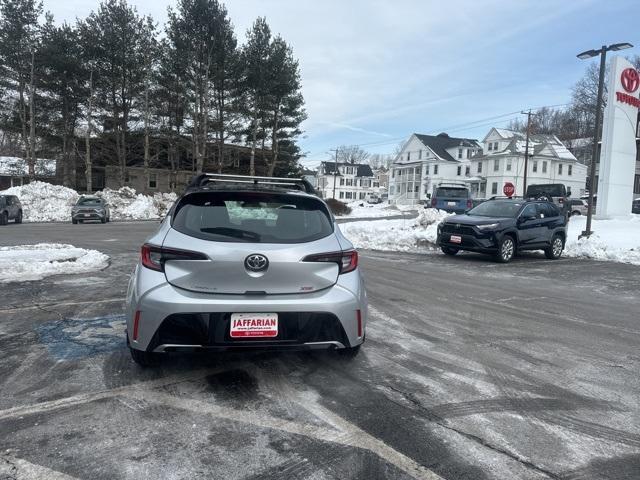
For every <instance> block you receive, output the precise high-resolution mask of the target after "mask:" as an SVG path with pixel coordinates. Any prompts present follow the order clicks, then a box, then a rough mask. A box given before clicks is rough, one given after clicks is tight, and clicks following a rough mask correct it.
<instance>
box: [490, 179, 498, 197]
mask: <svg viewBox="0 0 640 480" xmlns="http://www.w3.org/2000/svg"><path fill="white" fill-rule="evenodd" d="M497 193H498V182H493V183H492V184H491V195H496V194H497Z"/></svg>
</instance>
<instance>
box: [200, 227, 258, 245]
mask: <svg viewBox="0 0 640 480" xmlns="http://www.w3.org/2000/svg"><path fill="white" fill-rule="evenodd" d="M200 231H201V232H204V233H214V234H217V235H223V236H226V237H234V238H242V239H246V240H256V241H258V242H259V241H260V238H261V236H260V235H259V234H257V233H255V232H250V231H249V230H241V229H239V228H229V227H207V228H201V229H200Z"/></svg>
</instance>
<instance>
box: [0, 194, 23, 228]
mask: <svg viewBox="0 0 640 480" xmlns="http://www.w3.org/2000/svg"><path fill="white" fill-rule="evenodd" d="M9 220H13V221H14V222H15V223H22V205H21V204H20V199H19V198H18V197H16V196H15V195H0V225H6V224H7V223H9Z"/></svg>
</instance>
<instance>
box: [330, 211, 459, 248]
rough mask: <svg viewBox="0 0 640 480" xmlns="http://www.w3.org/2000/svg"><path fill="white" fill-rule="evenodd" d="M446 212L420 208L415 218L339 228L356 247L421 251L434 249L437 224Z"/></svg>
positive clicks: (353, 224)
mask: <svg viewBox="0 0 640 480" xmlns="http://www.w3.org/2000/svg"><path fill="white" fill-rule="evenodd" d="M449 215H451V214H450V213H447V212H445V211H443V210H437V209H434V208H423V209H422V210H420V212H419V214H418V217H417V218H415V219H411V220H408V219H399V220H370V221H362V222H353V223H344V224H341V225H340V230H341V231H342V233H343V234H344V235H345V236H346V237H347V238H348V239H349V240H350V241H351V243H353V245H354V246H355V247H356V248H365V249H369V250H387V251H398V252H425V251H429V250H432V249H433V248H434V246H435V242H436V238H437V236H438V224H439V223H440V222H441V221H442V220H444V219H445V218H447V217H448V216H449Z"/></svg>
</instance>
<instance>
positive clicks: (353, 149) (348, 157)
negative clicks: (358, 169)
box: [337, 145, 369, 163]
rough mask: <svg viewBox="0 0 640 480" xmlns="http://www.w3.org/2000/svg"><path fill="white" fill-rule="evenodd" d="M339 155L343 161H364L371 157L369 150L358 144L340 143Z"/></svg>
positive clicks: (339, 160)
mask: <svg viewBox="0 0 640 480" xmlns="http://www.w3.org/2000/svg"><path fill="white" fill-rule="evenodd" d="M337 157H338V162H341V163H364V162H366V161H367V159H368V158H369V152H367V151H366V150H364V149H362V148H361V147H360V146H358V145H340V146H339V147H338V148H337Z"/></svg>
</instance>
